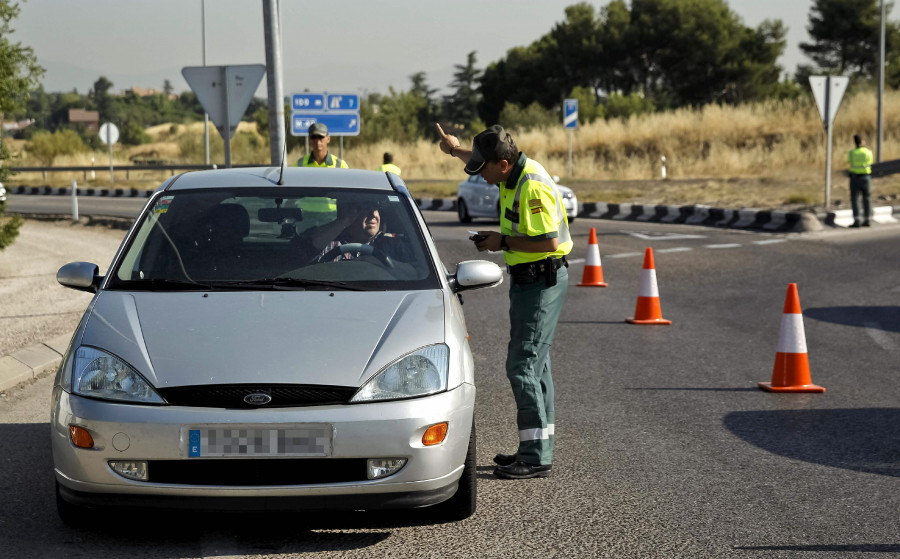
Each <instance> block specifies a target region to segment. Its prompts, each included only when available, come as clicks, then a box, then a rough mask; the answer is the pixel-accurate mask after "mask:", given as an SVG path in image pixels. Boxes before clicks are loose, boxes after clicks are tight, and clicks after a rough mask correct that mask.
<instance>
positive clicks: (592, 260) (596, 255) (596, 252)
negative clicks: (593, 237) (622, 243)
mask: <svg viewBox="0 0 900 559" xmlns="http://www.w3.org/2000/svg"><path fill="white" fill-rule="evenodd" d="M584 265H585V266H600V246H599V245H597V244H594V243H591V244H589V245H588V253H587V259H586V260H585V262H584Z"/></svg>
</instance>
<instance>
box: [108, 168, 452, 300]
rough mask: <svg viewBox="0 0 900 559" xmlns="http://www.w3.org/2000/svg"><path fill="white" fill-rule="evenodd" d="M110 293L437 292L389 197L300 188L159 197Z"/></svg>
mask: <svg viewBox="0 0 900 559" xmlns="http://www.w3.org/2000/svg"><path fill="white" fill-rule="evenodd" d="M148 210H149V211H147V212H145V213H144V215H143V218H142V220H141V222H140V224H139V225H138V226H137V228H136V229H135V233H134V235H133V236H132V238H131V239H130V241H129V244H128V246H127V248H126V249H125V250H124V251H123V252H122V254H121V256H120V257H119V258H118V260H117V261H116V262H115V263H114V266H113V268H112V269H111V272H110V274H109V281H108V283H107V289H118V290H148V291H165V290H169V291H183V290H306V289H313V290H314V289H331V290H334V289H347V290H409V289H435V288H438V287H439V282H438V280H437V276H436V275H435V269H434V262H433V260H432V259H431V258H430V256H429V252H428V248H427V246H426V244H425V242H424V237H423V234H422V230H421V228H420V227H419V222H418V221H417V219H416V216H415V215H414V213H413V210H412V208H411V205H410V204H409V202H408V201H407V199H406V197H405V196H403V195H402V194H400V193H398V192H395V191H381V190H365V189H351V188H339V189H324V188H300V187H287V186H281V187H271V188H261V187H253V188H227V189H197V190H176V191H170V192H163V193H162V194H161V195H159V196H158V197H156V198H155V199H154V201H153V202H152V206H151V207H150V208H149V209H148Z"/></svg>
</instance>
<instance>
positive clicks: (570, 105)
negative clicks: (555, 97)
mask: <svg viewBox="0 0 900 559" xmlns="http://www.w3.org/2000/svg"><path fill="white" fill-rule="evenodd" d="M563 128H573V129H574V128H578V99H566V100H565V101H564V102H563Z"/></svg>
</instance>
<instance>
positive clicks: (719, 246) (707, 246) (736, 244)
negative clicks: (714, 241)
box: [703, 243, 741, 248]
mask: <svg viewBox="0 0 900 559" xmlns="http://www.w3.org/2000/svg"><path fill="white" fill-rule="evenodd" d="M703 246H705V247H706V248H740V247H741V245H740V243H727V244H724V245H703Z"/></svg>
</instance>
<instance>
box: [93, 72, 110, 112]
mask: <svg viewBox="0 0 900 559" xmlns="http://www.w3.org/2000/svg"><path fill="white" fill-rule="evenodd" d="M112 86H113V83H112V82H111V81H109V80H108V79H106V78H105V77H103V76H100V77H99V78H97V81H95V82H94V89H93V92H92V94H93V97H94V106H95V107H97V112H98V113H100V122H109V120H110V118H111V115H110V106H111V105H112V98H111V97H110V95H109V90H110V89H112Z"/></svg>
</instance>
